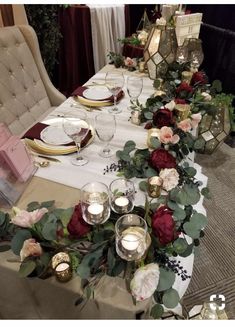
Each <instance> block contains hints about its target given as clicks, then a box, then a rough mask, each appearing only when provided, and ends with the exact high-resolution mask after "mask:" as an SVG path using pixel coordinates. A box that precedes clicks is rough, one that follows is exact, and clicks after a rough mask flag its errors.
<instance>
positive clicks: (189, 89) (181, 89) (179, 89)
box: [176, 82, 193, 98]
mask: <svg viewBox="0 0 235 327" xmlns="http://www.w3.org/2000/svg"><path fill="white" fill-rule="evenodd" d="M183 92H184V93H185V95H186V96H187V95H188V93H191V92H193V88H192V86H190V85H189V84H188V83H186V82H182V83H181V84H180V85H179V86H178V87H177V89H176V93H177V94H179V95H181V96H180V98H181V97H185V96H182V93H183Z"/></svg>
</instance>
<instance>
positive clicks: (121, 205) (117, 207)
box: [109, 178, 135, 214]
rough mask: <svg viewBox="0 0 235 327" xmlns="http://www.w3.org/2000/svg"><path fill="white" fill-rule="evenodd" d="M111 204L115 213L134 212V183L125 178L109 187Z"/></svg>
mask: <svg viewBox="0 0 235 327" xmlns="http://www.w3.org/2000/svg"><path fill="white" fill-rule="evenodd" d="M109 194H110V204H111V208H112V210H113V211H114V212H116V213H118V214H125V213H128V212H130V211H132V210H133V208H134V200H135V187H134V183H133V182H132V181H130V180H127V179H125V178H118V179H115V180H114V181H112V183H111V184H110V186H109Z"/></svg>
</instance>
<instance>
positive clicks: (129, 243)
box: [121, 234, 139, 251]
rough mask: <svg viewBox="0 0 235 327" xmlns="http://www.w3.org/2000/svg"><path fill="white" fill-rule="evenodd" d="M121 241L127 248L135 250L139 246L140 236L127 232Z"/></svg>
mask: <svg viewBox="0 0 235 327" xmlns="http://www.w3.org/2000/svg"><path fill="white" fill-rule="evenodd" d="M121 243H122V246H123V248H124V249H125V250H128V251H135V250H136V249H137V248H138V246H139V240H138V236H136V235H134V234H127V235H125V236H124V238H123V239H122V240H121Z"/></svg>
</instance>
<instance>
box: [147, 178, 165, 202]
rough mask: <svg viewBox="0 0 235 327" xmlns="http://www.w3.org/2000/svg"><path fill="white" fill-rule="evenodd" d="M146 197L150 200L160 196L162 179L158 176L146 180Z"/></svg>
mask: <svg viewBox="0 0 235 327" xmlns="http://www.w3.org/2000/svg"><path fill="white" fill-rule="evenodd" d="M147 185H148V188H147V190H148V195H149V196H150V197H151V198H158V197H159V196H160V195H161V186H162V179H161V177H159V176H153V177H150V178H148V183H147Z"/></svg>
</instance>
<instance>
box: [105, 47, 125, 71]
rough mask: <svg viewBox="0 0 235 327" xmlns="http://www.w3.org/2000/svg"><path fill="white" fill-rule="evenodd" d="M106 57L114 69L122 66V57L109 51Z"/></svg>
mask: <svg viewBox="0 0 235 327" xmlns="http://www.w3.org/2000/svg"><path fill="white" fill-rule="evenodd" d="M107 56H108V58H109V60H110V64H114V66H115V67H116V68H119V67H123V66H124V57H123V56H122V55H121V54H119V53H115V52H113V51H110V52H109V53H108V54H107Z"/></svg>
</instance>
